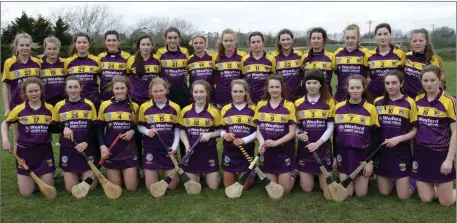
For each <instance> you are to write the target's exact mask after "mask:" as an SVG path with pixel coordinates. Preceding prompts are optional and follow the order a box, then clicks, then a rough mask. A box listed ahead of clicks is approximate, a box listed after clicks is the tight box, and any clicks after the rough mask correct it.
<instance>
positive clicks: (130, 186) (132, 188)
mask: <svg viewBox="0 0 457 223" xmlns="http://www.w3.org/2000/svg"><path fill="white" fill-rule="evenodd" d="M125 188H126V189H127V190H128V191H136V189H137V188H138V184H137V183H131V184H125Z"/></svg>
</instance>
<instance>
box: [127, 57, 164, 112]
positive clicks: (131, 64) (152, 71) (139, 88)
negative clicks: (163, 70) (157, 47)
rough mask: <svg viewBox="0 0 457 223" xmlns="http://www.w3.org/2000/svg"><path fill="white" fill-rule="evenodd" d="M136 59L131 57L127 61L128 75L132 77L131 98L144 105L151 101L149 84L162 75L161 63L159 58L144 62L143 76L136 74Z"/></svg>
mask: <svg viewBox="0 0 457 223" xmlns="http://www.w3.org/2000/svg"><path fill="white" fill-rule="evenodd" d="M135 57H136V56H131V57H130V58H129V59H128V61H127V73H128V74H129V75H130V91H129V93H130V97H131V98H132V100H133V101H135V102H138V103H144V102H146V101H147V100H149V90H148V89H149V83H150V82H151V80H152V79H154V78H156V77H159V75H160V61H159V58H157V56H155V55H154V56H151V57H149V59H147V60H146V61H144V71H145V73H144V74H143V75H141V76H140V75H139V74H137V72H136V67H135Z"/></svg>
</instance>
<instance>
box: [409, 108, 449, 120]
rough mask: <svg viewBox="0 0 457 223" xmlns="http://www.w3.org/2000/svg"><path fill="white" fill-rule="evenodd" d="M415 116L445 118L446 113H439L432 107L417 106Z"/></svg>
mask: <svg viewBox="0 0 457 223" xmlns="http://www.w3.org/2000/svg"><path fill="white" fill-rule="evenodd" d="M417 115H418V116H425V117H432V118H447V117H448V115H447V114H446V112H443V111H440V110H438V109H436V108H434V107H422V106H417Z"/></svg>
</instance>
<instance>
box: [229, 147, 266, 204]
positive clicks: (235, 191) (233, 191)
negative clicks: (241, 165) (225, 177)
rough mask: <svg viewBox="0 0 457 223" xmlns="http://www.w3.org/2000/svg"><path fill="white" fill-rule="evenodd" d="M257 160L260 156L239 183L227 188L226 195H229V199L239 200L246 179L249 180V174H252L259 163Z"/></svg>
mask: <svg viewBox="0 0 457 223" xmlns="http://www.w3.org/2000/svg"><path fill="white" fill-rule="evenodd" d="M257 160H259V157H258V156H256V157H255V158H254V161H252V162H251V165H249V167H248V170H247V171H246V172H244V173H243V175H242V176H241V177H240V179H239V180H238V181H237V182H235V183H234V184H232V185H231V186H229V187H227V188H225V194H226V195H227V197H229V198H237V197H240V196H241V193H242V192H243V187H244V184H245V183H246V179H247V178H248V176H249V174H251V171H252V168H254V166H255V164H256V163H257Z"/></svg>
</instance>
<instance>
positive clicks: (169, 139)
mask: <svg viewBox="0 0 457 223" xmlns="http://www.w3.org/2000/svg"><path fill="white" fill-rule="evenodd" d="M167 94H168V83H167V82H165V81H164V80H163V79H162V78H159V77H157V78H154V79H152V81H151V83H150V84H149V95H150V97H151V98H152V99H151V100H149V101H147V102H145V103H144V104H142V105H141V107H140V112H139V115H138V122H139V124H138V130H139V131H140V132H141V133H142V134H144V137H143V141H144V142H143V147H144V152H143V154H142V156H143V158H142V160H143V167H144V169H145V171H144V176H145V181H146V188H147V189H149V187H150V186H151V184H153V183H155V182H157V181H158V180H159V170H165V175H166V176H168V174H169V173H170V172H171V170H172V169H173V168H174V167H175V166H174V165H173V163H172V161H171V160H170V158H169V157H168V156H174V155H175V154H176V149H177V148H178V143H179V126H178V118H179V113H180V111H181V109H180V108H179V106H178V105H177V104H176V103H174V102H172V101H170V100H168V99H167ZM156 134H160V137H162V139H163V140H164V141H165V143H166V144H167V146H170V148H168V149H169V150H170V152H168V153H167V152H165V149H164V148H163V145H162V143H161V142H160V140H159V139H158V138H157V137H156V136H155V135H156ZM176 187H178V176H177V175H176V174H174V175H173V176H172V180H171V182H170V184H169V185H168V188H169V189H175V188H176Z"/></svg>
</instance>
